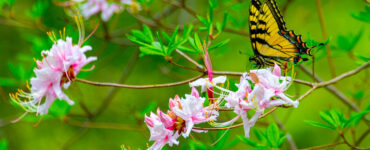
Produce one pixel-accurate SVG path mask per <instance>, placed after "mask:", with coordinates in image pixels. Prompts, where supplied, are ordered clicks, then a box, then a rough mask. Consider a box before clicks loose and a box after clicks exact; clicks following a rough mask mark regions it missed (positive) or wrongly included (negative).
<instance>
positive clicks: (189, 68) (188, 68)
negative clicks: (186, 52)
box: [168, 60, 199, 71]
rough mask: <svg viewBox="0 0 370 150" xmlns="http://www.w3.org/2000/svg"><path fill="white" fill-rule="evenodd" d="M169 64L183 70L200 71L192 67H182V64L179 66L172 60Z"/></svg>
mask: <svg viewBox="0 0 370 150" xmlns="http://www.w3.org/2000/svg"><path fill="white" fill-rule="evenodd" d="M168 62H169V63H170V64H173V65H175V66H177V67H180V68H183V69H187V70H193V71H199V70H198V69H197V68H191V67H187V66H183V65H180V64H177V63H175V62H173V61H172V60H169V61H168Z"/></svg>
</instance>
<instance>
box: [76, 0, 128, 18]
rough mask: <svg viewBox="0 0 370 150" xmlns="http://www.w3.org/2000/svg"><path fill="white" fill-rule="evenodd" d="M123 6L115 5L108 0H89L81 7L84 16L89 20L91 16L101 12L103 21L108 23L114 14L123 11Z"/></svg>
mask: <svg viewBox="0 0 370 150" xmlns="http://www.w3.org/2000/svg"><path fill="white" fill-rule="evenodd" d="M122 8H123V7H122V6H120V5H119V4H115V3H110V2H108V1H107V0H88V1H87V2H86V3H84V4H83V5H82V7H81V11H82V15H83V16H84V17H85V18H86V19H88V18H90V16H92V15H94V14H97V13H99V12H101V18H102V19H103V21H108V20H109V18H110V17H112V15H113V13H115V12H119V11H121V10H122Z"/></svg>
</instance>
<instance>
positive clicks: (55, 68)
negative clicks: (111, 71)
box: [11, 37, 97, 115]
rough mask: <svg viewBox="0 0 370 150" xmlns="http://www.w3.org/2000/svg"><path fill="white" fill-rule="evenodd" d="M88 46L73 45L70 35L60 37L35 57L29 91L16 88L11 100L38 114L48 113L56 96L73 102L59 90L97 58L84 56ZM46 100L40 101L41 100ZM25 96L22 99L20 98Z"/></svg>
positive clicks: (71, 102)
mask: <svg viewBox="0 0 370 150" xmlns="http://www.w3.org/2000/svg"><path fill="white" fill-rule="evenodd" d="M91 49H92V48H91V47H90V46H83V47H81V46H80V45H73V44H72V38H70V37H67V38H66V40H62V39H59V40H58V41H56V42H55V43H54V45H53V46H52V47H51V49H50V50H44V51H42V52H41V54H42V56H43V59H42V60H41V61H39V60H36V63H37V68H35V69H34V72H35V74H36V77H33V78H31V88H30V91H31V92H30V93H27V92H24V91H22V90H19V91H18V93H16V94H12V95H11V98H12V100H13V101H14V102H16V103H17V104H19V105H20V106H22V107H23V108H24V109H25V110H26V111H27V112H37V113H39V114H41V115H43V114H46V113H47V112H48V109H49V107H50V106H51V104H52V103H53V102H54V100H55V99H57V98H58V99H60V100H65V101H67V102H68V104H70V105H73V104H74V102H73V101H72V100H71V99H70V98H69V97H68V96H67V95H66V94H65V93H64V92H63V91H62V87H64V88H68V87H69V85H70V83H71V81H72V80H73V79H74V78H75V77H76V75H77V74H78V72H80V70H81V68H82V67H83V66H85V65H86V64H88V63H90V62H92V61H94V60H96V59H97V58H96V57H86V55H85V54H84V53H85V52H86V51H89V50H91ZM44 98H45V101H44V102H43V103H42V101H43V99H44ZM22 99H25V101H22Z"/></svg>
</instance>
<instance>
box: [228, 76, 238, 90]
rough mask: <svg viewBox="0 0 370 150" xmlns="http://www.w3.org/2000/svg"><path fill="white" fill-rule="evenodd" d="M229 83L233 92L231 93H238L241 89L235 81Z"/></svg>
mask: <svg viewBox="0 0 370 150" xmlns="http://www.w3.org/2000/svg"><path fill="white" fill-rule="evenodd" d="M228 81H229V89H230V90H231V91H234V92H236V91H237V90H238V89H239V88H238V87H237V86H236V84H235V82H234V80H230V79H229V80H228Z"/></svg>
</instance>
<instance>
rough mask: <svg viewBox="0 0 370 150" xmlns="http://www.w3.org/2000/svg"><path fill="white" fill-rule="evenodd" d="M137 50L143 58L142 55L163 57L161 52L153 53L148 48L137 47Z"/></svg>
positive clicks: (153, 51)
mask: <svg viewBox="0 0 370 150" xmlns="http://www.w3.org/2000/svg"><path fill="white" fill-rule="evenodd" d="M139 50H140V52H141V54H140V57H143V56H144V55H160V56H164V54H163V53H162V52H158V51H155V50H153V49H150V48H148V47H139Z"/></svg>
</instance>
